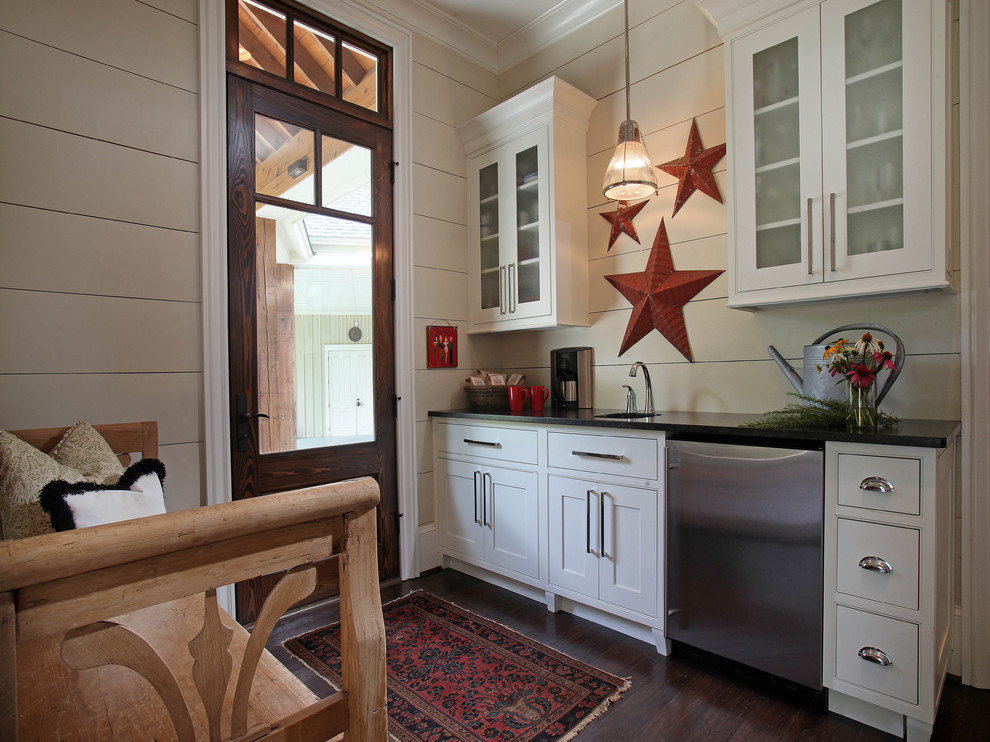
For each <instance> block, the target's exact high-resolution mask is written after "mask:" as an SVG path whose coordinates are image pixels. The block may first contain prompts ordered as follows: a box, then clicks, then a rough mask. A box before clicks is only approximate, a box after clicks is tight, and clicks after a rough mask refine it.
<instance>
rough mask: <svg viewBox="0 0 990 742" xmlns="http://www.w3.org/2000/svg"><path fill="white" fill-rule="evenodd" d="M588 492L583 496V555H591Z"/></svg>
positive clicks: (589, 501)
mask: <svg viewBox="0 0 990 742" xmlns="http://www.w3.org/2000/svg"><path fill="white" fill-rule="evenodd" d="M592 492H594V490H588V491H587V493H585V496H584V524H585V525H584V553H585V554H590V553H591V493H592Z"/></svg>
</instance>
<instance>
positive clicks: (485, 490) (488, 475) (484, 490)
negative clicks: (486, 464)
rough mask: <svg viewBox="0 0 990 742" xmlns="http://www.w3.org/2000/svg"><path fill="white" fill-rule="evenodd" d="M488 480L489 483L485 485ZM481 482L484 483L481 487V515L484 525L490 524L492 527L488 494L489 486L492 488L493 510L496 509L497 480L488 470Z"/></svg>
mask: <svg viewBox="0 0 990 742" xmlns="http://www.w3.org/2000/svg"><path fill="white" fill-rule="evenodd" d="M486 480H487V482H488V485H487V486H485V481H486ZM481 483H482V487H481V517H482V518H483V519H484V523H483V524H482V525H485V526H488V527H489V528H491V527H492V523H491V521H490V520H489V518H488V499H487V497H486V495H487V494H489V488H490V489H491V491H490V494H491V498H492V510H494V509H495V481H494V480H493V479H492V475H491V473H489V472H487V471H486V472H485V473H484V474H483V475H482V476H481Z"/></svg>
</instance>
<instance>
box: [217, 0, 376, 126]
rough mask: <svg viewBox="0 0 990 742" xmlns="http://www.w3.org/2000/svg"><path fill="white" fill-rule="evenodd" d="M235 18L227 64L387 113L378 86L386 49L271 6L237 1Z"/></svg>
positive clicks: (298, 14)
mask: <svg viewBox="0 0 990 742" xmlns="http://www.w3.org/2000/svg"><path fill="white" fill-rule="evenodd" d="M237 20H238V24H237V44H236V47H234V45H230V47H229V49H228V62H236V63H239V64H242V65H247V66H249V67H253V68H255V69H257V70H261V71H262V72H265V73H267V74H269V75H275V76H276V77H279V78H281V79H282V80H284V81H286V82H289V83H295V84H297V85H302V86H304V87H306V88H309V89H310V90H315V91H317V92H319V93H324V94H326V95H329V96H332V97H334V98H336V99H337V100H341V101H346V102H347V103H352V104H354V105H356V106H360V107H361V108H364V109H367V110H369V111H374V112H376V113H380V114H383V115H386V116H387V115H388V112H387V111H386V110H385V109H386V108H387V106H384V105H383V96H382V92H383V91H382V87H381V86H382V80H381V78H382V75H381V70H382V65H383V61H384V60H385V59H387V50H385V49H382V48H380V47H377V46H376V45H375V44H374V43H372V42H371V40H367V39H361V38H358V37H357V36H356V35H354V34H353V32H348V31H345V30H343V29H339V28H332V27H330V26H328V25H327V24H325V23H323V22H321V21H319V20H317V19H316V18H314V17H310V16H307V15H305V14H303V13H302V12H297V11H294V10H289V9H288V8H287V7H282V6H281V5H278V6H276V4H275V3H271V4H268V3H264V2H259V1H258V0H237ZM290 40H291V41H290Z"/></svg>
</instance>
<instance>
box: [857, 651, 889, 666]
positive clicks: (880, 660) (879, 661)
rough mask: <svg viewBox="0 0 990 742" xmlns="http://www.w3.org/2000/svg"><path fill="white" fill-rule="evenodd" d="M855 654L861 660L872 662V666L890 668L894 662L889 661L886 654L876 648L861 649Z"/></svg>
mask: <svg viewBox="0 0 990 742" xmlns="http://www.w3.org/2000/svg"><path fill="white" fill-rule="evenodd" d="M857 654H859V656H860V658H861V659H864V660H866V661H867V662H872V663H873V664H874V665H881V666H883V667H890V666H891V665H893V664H894V661H893V660H892V659H890V656H889V655H888V654H887V653H886V652H884V651H883V650H882V649H877V648H876V647H863V648H862V649H860V650H859V652H858V653H857Z"/></svg>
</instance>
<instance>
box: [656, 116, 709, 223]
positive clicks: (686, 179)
mask: <svg viewBox="0 0 990 742" xmlns="http://www.w3.org/2000/svg"><path fill="white" fill-rule="evenodd" d="M723 157H725V145H724V144H719V145H717V146H715V147H709V148H708V149H704V147H703V146H702V144H701V135H700V134H698V122H697V121H695V120H694V119H691V133H690V134H689V135H688V143H687V151H686V152H685V153H684V157H678V158H677V159H676V160H671V161H670V162H665V163H663V164H662V165H657V167H658V168H659V169H660V170H663V171H664V172H665V173H668V174H669V175H673V176H674V177H675V178H677V179H678V180H679V181H680V182H679V183H678V184H677V200H676V201H675V202H674V214H676V213H677V212H678V211H679V210H680V208H681V207H682V206H683V205H684V203H685V202H686V201H687V200H688V197H690V195H691V194H692V193H694V192H695V190H699V191H701V192H702V193H705V194H707V195H709V196H711V197H712V198H714V199H715V200H716V201H718V202H719V203H722V194H721V193H719V190H718V184H717V183H716V182H715V176H714V175H712V168H713V167H715V163H717V162H718V161H719V160H721V159H722V158H723ZM674 214H671V215H670V216H671V217H672V218H673V216H674Z"/></svg>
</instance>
